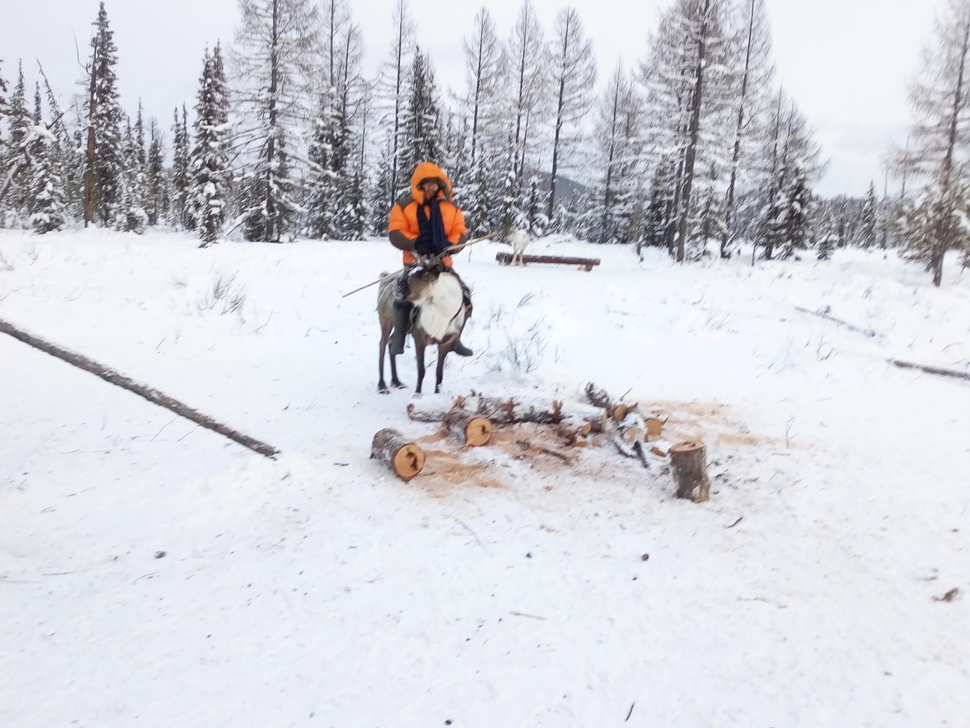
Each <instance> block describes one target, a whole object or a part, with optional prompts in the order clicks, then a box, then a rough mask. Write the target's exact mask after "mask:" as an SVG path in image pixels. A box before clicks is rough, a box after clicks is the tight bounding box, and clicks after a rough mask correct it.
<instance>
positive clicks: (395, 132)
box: [374, 0, 415, 221]
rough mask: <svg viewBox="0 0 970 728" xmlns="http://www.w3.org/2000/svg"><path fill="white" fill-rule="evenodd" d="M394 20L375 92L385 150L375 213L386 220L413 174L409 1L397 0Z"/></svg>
mask: <svg viewBox="0 0 970 728" xmlns="http://www.w3.org/2000/svg"><path fill="white" fill-rule="evenodd" d="M393 23H394V36H393V38H392V40H391V44H390V53H389V55H388V57H387V58H386V59H385V60H384V62H383V63H382V64H381V67H380V70H379V77H378V80H377V91H376V92H377V97H378V101H379V103H380V106H381V109H380V111H381V119H380V126H381V127H382V128H383V129H384V139H383V140H382V141H381V142H380V146H381V148H382V149H383V153H382V154H381V159H380V162H379V165H380V168H379V171H378V190H377V195H378V198H383V199H382V200H381V202H380V206H381V207H382V208H383V209H384V212H381V211H380V210H379V209H378V208H377V205H375V206H374V208H375V210H374V213H375V215H377V216H378V217H379V218H380V219H382V220H383V221H386V219H387V218H386V210H387V209H388V208H390V207H391V206H392V205H393V204H394V202H395V201H396V200H397V196H398V194H399V193H400V192H401V191H403V190H404V189H406V188H407V186H408V182H409V180H410V174H411V170H409V169H405V168H404V167H403V165H402V163H401V136H402V132H403V126H404V112H405V110H406V108H407V105H408V95H409V90H410V84H409V81H408V73H409V69H410V65H409V64H410V63H412V62H413V59H414V54H415V43H414V33H415V26H414V21H413V20H412V19H411V12H410V10H409V8H408V4H407V0H397V2H396V4H395V6H394V15H393Z"/></svg>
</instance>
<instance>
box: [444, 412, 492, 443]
mask: <svg viewBox="0 0 970 728" xmlns="http://www.w3.org/2000/svg"><path fill="white" fill-rule="evenodd" d="M444 424H445V428H446V429H447V430H448V432H449V433H451V435H452V436H453V437H456V438H458V439H459V440H460V441H461V442H463V443H464V444H465V445H468V446H469V447H481V446H482V445H487V444H488V443H489V442H491V440H492V430H493V429H494V428H493V426H492V421H491V420H490V419H488V418H487V417H479V416H478V415H475V414H473V413H471V412H465V411H464V410H459V409H454V410H452V411H451V412H449V413H448V414H447V415H446V416H445V419H444Z"/></svg>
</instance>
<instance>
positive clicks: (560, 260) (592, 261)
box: [495, 253, 600, 271]
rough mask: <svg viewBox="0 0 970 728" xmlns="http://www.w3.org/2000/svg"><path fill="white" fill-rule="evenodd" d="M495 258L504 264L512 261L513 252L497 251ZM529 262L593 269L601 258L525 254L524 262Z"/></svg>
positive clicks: (525, 263)
mask: <svg viewBox="0 0 970 728" xmlns="http://www.w3.org/2000/svg"><path fill="white" fill-rule="evenodd" d="M495 260H497V261H498V262H499V263H502V264H503V265H510V264H511V263H512V253H496V254H495ZM529 263H552V264H554V265H578V266H580V267H582V268H583V269H585V270H587V271H591V270H593V266H595V265H599V264H600V259H599V258H575V257H569V256H561V255H523V256H522V264H523V265H527V264H529Z"/></svg>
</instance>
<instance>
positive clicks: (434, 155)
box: [401, 48, 454, 181]
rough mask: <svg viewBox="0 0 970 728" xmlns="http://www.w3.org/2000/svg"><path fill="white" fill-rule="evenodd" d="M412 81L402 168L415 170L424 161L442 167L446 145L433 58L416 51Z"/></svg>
mask: <svg viewBox="0 0 970 728" xmlns="http://www.w3.org/2000/svg"><path fill="white" fill-rule="evenodd" d="M409 82H410V83H409V92H410V93H409V98H408V103H407V106H406V107H405V110H404V116H403V124H402V130H401V164H402V169H405V170H413V169H414V168H415V167H417V166H418V164H419V163H421V162H434V163H435V164H438V165H442V164H443V163H444V162H443V157H442V150H443V146H444V145H443V142H442V129H441V118H440V115H439V112H438V108H439V102H438V98H437V95H438V92H437V89H436V88H435V82H434V72H433V71H432V69H431V62H430V59H429V58H428V57H427V56H426V55H425V54H424V53H422V52H421V49H420V48H415V50H414V59H413V62H412V65H411V73H410V74H409ZM453 181H454V180H453Z"/></svg>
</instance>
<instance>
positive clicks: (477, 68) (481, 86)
mask: <svg viewBox="0 0 970 728" xmlns="http://www.w3.org/2000/svg"><path fill="white" fill-rule="evenodd" d="M463 45H464V51H465V79H466V92H465V99H464V103H463V104H462V109H463V110H464V112H465V114H466V118H467V121H468V140H467V145H468V157H469V164H468V172H467V174H466V175H465V179H464V180H463V183H462V190H463V195H464V197H463V200H462V207H463V208H464V211H465V217H466V223H467V224H468V225H469V229H470V230H471V229H474V230H477V231H482V230H485V229H486V228H488V227H489V226H490V224H491V223H490V211H491V209H492V201H491V198H492V193H491V190H490V188H489V185H488V180H489V179H490V178H492V170H494V169H496V168H497V167H498V166H499V164H498V162H497V158H498V157H499V150H501V148H502V147H503V146H504V142H505V138H506V134H505V129H504V128H503V123H502V101H503V99H502V95H501V91H502V87H501V84H502V70H503V68H502V44H501V42H500V41H499V39H498V35H497V34H496V31H495V21H494V20H492V16H491V15H490V14H489V12H488V9H487V8H485V7H482V8H481V9H479V11H478V13H477V14H476V15H475V21H474V27H473V29H472V33H471V35H470V36H466V37H465V38H464V41H463Z"/></svg>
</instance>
